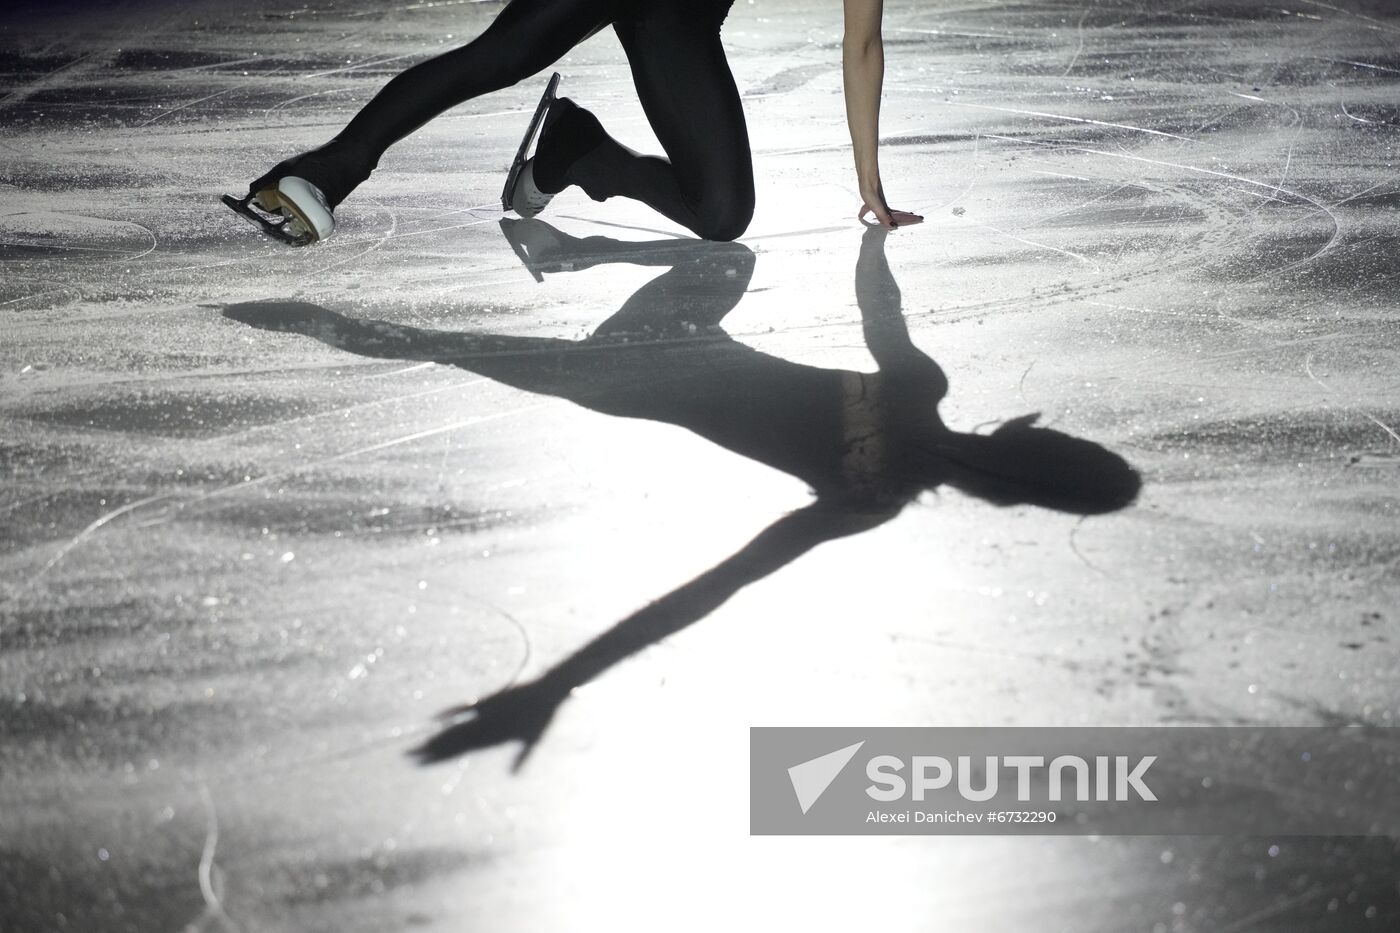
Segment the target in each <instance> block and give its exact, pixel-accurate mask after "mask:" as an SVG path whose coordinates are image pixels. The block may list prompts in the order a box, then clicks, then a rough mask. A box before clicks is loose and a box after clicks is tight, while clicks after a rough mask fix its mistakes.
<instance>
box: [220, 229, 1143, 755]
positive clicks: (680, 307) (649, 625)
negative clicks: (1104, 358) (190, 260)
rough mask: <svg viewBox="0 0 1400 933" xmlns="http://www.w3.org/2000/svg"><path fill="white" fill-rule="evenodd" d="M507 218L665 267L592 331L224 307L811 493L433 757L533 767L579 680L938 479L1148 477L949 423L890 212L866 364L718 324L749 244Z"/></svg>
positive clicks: (504, 701) (1102, 484)
mask: <svg viewBox="0 0 1400 933" xmlns="http://www.w3.org/2000/svg"><path fill="white" fill-rule="evenodd" d="M502 227H503V230H504V231H505V232H506V235H507V238H508V239H510V241H511V244H512V246H513V247H514V248H515V249H516V251H517V253H518V254H519V255H520V256H521V258H522V260H524V261H525V263H526V265H527V266H528V267H529V268H530V269H531V271H532V272H535V273H536V274H539V273H541V272H546V271H556V270H560V269H568V268H582V267H585V266H588V265H592V264H595V263H601V262H633V263H639V264H643V265H662V266H667V267H669V268H668V269H667V271H666V272H665V273H664V274H662V275H661V276H658V277H657V278H656V279H654V280H652V281H651V282H649V283H648V284H647V285H645V286H644V287H642V288H641V289H640V290H639V291H637V292H636V294H634V295H633V296H632V297H631V298H630V299H628V301H627V303H626V304H625V305H624V306H623V307H622V308H621V310H619V311H618V312H617V313H616V314H614V315H613V316H612V317H611V318H609V319H608V320H607V321H606V322H604V323H603V324H602V325H601V326H600V327H599V328H598V329H597V330H596V331H595V332H594V333H593V334H592V335H591V336H589V337H588V338H586V339H584V340H579V341H575V340H559V339H551V338H539V337H512V336H508V335H498V334H481V333H451V332H445V331H428V330H420V329H417V328H413V327H404V326H401V325H394V324H386V323H383V322H365V321H357V320H352V319H350V318H346V317H344V316H342V315H340V314H337V313H335V312H333V311H329V310H327V309H325V308H321V307H318V306H315V305H311V304H307V303H303V302H286V301H279V302H260V303H253V304H241V305H233V306H230V307H228V308H226V309H225V311H224V314H225V315H226V316H228V317H230V318H232V319H234V320H238V321H242V322H244V323H247V324H250V325H252V326H255V327H260V328H264V329H267V330H279V331H292V332H296V333H301V334H306V335H309V336H313V337H316V338H317V339H319V340H321V341H323V342H325V343H327V344H330V345H332V346H335V347H339V348H341V349H344V350H347V351H349V352H352V353H358V354H361V355H363V356H371V357H383V358H390V359H396V360H425V361H426V360H431V361H433V362H437V363H441V364H444V365H452V366H459V367H461V368H463V369H466V370H469V371H471V372H474V373H478V374H481V375H484V376H488V377H490V378H492V379H495V380H499V381H500V382H503V383H506V384H508V385H512V386H516V387H519V388H521V389H525V390H527V391H530V392H535V393H542V394H547V395H553V396H558V397H560V398H565V399H568V400H570V401H573V402H575V403H577V404H579V405H582V406H584V407H586V408H590V409H592V410H594V411H599V412H604V413H606V414H611V415H618V416H622V417H630V418H646V419H651V420H655V421H662V422H666V423H669V424H675V425H679V426H681V427H685V428H688V429H690V430H691V431H694V432H695V433H696V434H699V435H700V436H702V437H704V438H706V439H708V440H711V441H714V442H715V443H717V444H719V445H721V446H723V447H725V448H728V449H729V450H732V451H734V452H735V453H738V454H741V455H743V456H745V457H749V458H752V459H754V460H758V461H760V462H762V463H765V464H767V465H769V466H772V467H774V468H776V469H779V470H782V471H784V472H786V473H789V474H791V475H793V476H795V477H798V478H800V479H802V480H804V481H805V482H806V483H807V484H808V485H809V486H810V487H811V489H812V491H813V493H814V494H815V499H814V501H813V502H812V503H811V504H809V505H807V506H806V507H804V508H802V509H799V510H797V511H795V512H793V513H791V514H789V515H786V516H784V517H783V518H781V519H779V520H778V521H776V522H774V523H773V524H772V525H771V526H769V527H768V528H766V529H764V530H763V531H762V532H760V533H759V534H758V536H757V537H755V538H754V539H753V540H751V541H750V542H749V543H748V544H746V545H744V547H742V548H741V549H740V550H738V551H737V552H735V553H734V554H733V555H731V556H730V557H728V558H726V559H725V560H723V561H721V562H720V563H718V564H716V565H715V566H714V567H712V568H710V569H709V570H707V571H705V572H704V573H702V574H701V575H700V576H698V577H696V578H695V579H693V580H691V581H690V582H689V583H686V584H685V585H683V586H681V587H679V588H678V589H676V590H673V591H672V592H670V593H668V594H666V595H665V596H663V597H661V598H660V599H658V600H656V601H655V602H653V603H651V604H650V605H648V606H645V607H643V608H642V609H639V610H638V611H637V612H635V613H633V614H632V615H631V616H629V617H628V618H626V619H623V620H622V621H621V622H618V623H617V624H616V625H614V626H613V627H612V628H610V629H608V630H607V631H605V632H603V633H602V634H601V635H599V636H597V637H596V638H594V639H593V640H592V641H590V642H588V643H587V644H586V645H584V646H583V647H581V648H579V649H578V650H577V651H575V652H574V653H573V654H571V655H569V656H568V657H567V658H565V659H564V660H562V661H560V662H559V663H557V664H555V665H554V666H553V667H551V668H549V669H548V670H547V671H545V672H544V673H543V674H541V675H540V676H538V677H537V678H535V679H534V680H531V681H528V682H524V683H520V684H516V685H513V686H510V687H508V688H506V689H504V690H501V691H500V692H498V693H495V694H492V695H491V696H488V697H486V698H485V699H483V700H481V701H479V702H476V703H473V704H471V705H469V706H465V707H462V708H459V709H456V710H449V711H448V712H447V713H444V714H443V715H444V717H445V724H444V726H443V728H442V729H441V731H439V732H438V733H437V734H436V735H435V736H433V737H432V738H431V739H429V740H428V741H427V742H426V743H424V745H423V746H421V747H420V748H419V749H417V750H416V752H415V754H416V755H417V756H418V757H419V759H420V760H422V761H424V762H433V761H441V760H443V759H447V758H450V757H453V756H456V755H460V754H463V753H465V752H469V751H472V750H475V749H480V748H486V747H490V746H493V745H497V744H500V743H502V742H507V741H512V740H516V741H519V742H521V743H522V747H521V749H520V752H519V755H518V756H517V758H516V759H515V767H516V768H518V767H519V766H520V765H521V764H522V763H523V761H524V760H525V758H526V757H527V756H528V754H529V753H530V751H531V750H532V749H533V748H534V745H535V743H536V742H538V740H539V738H540V736H541V735H542V734H543V732H544V730H545V729H546V727H547V726H548V724H549V722H550V720H551V718H552V717H553V715H554V712H555V711H556V710H557V709H558V707H559V706H560V704H562V703H563V702H564V700H566V699H567V698H568V696H569V692H570V691H571V690H572V689H573V688H574V687H576V686H579V685H582V684H585V683H587V682H589V681H591V680H592V679H593V678H595V677H597V676H598V675H599V674H601V673H602V672H603V671H605V670H607V669H608V668H610V667H612V666H613V665H614V664H617V663H618V662H619V661H621V660H623V659H625V658H627V657H629V656H631V655H632V654H635V653H636V652H638V651H640V650H641V649H642V648H645V647H646V646H648V645H650V644H653V643H655V642H657V641H660V640H661V639H663V638H665V637H666V636H668V635H670V634H672V633H674V632H676V631H679V630H680V629H682V628H684V627H686V626H688V625H690V624H692V623H693V622H696V621H698V620H699V619H702V618H704V617H705V616H706V615H708V614H709V613H710V612H712V611H714V610H715V609H716V608H717V607H719V606H720V605H722V604H723V603H724V602H725V601H726V600H728V599H729V598H730V597H731V596H733V595H734V594H735V593H736V592H738V591H739V590H740V589H741V588H743V587H744V586H746V585H748V584H749V583H752V582H754V581H756V580H760V579H762V578H763V577H766V576H767V575H769V574H771V573H773V572H775V571H777V570H779V569H780V568H782V567H783V566H784V565H786V564H788V563H790V562H792V561H793V560H796V559H797V558H798V557H800V556H802V555H803V554H804V553H806V552H807V551H809V550H811V549H812V548H814V547H816V546H817V545H819V544H821V543H822V542H824V541H830V540H833V539H836V538H841V537H845V536H848V535H854V534H859V533H860V532H863V531H867V530H869V529H871V528H875V527H877V526H879V525H881V524H883V523H885V522H887V521H889V520H890V519H891V518H893V517H894V516H896V515H898V514H899V512H900V511H901V510H902V509H903V508H904V507H905V506H906V505H908V504H909V503H910V502H912V501H914V499H915V498H916V497H917V496H918V495H919V494H920V493H921V492H924V491H926V490H930V489H933V488H935V487H937V486H940V485H948V486H952V487H954V488H957V489H960V490H962V491H963V492H965V493H968V494H970V495H973V496H977V497H979V498H982V499H985V500H987V501H988V502H992V503H995V504H997V505H1012V504H1034V505H1039V506H1043V507H1046V508H1052V509H1058V510H1062V511H1066V512H1072V513H1077V514H1083V515H1091V514H1099V513H1103V512H1109V511H1112V510H1115V509H1119V508H1122V507H1123V506H1126V505H1128V504H1129V503H1131V502H1132V501H1133V499H1134V498H1135V497H1136V496H1137V492H1138V489H1139V486H1140V480H1139V478H1138V475H1137V473H1136V472H1134V471H1133V469H1132V468H1131V467H1130V466H1128V464H1127V463H1126V462H1125V461H1124V460H1123V459H1122V458H1120V457H1119V456H1117V455H1116V454H1113V453H1110V452H1109V451H1107V450H1105V449H1104V448H1103V447H1100V446H1099V445H1097V444H1094V443H1091V442H1089V441H1085V440H1082V439H1079V438H1074V437H1071V436H1069V435H1067V434H1063V433H1061V432H1059V431H1054V430H1050V429H1048V428H1040V427H1036V426H1035V425H1034V422H1035V420H1036V418H1037V416H1036V415H1029V416H1025V417H1021V418H1017V419H1015V420H1013V421H1009V422H1006V423H1004V424H1002V425H1001V426H1000V427H998V428H997V429H996V430H995V431H993V432H991V433H990V434H985V435H982V434H970V433H962V432H958V431H952V430H949V429H948V428H947V427H946V426H945V425H944V424H943V421H942V419H941V418H940V417H939V415H938V403H939V401H940V400H941V399H942V398H943V396H944V395H945V394H946V393H947V390H948V383H947V379H946V378H945V377H944V374H943V371H942V370H941V369H940V368H939V367H938V364H937V363H935V362H934V361H933V360H932V359H930V358H929V357H928V356H927V355H925V354H924V353H923V352H922V351H921V350H919V349H918V348H917V347H916V346H914V344H913V343H912V342H911V341H910V339H909V332H908V330H907V328H906V326H905V322H904V316H903V314H902V312H901V309H900V308H901V297H900V292H899V287H898V286H897V285H896V283H895V280H894V277H893V276H892V275H891V274H890V269H889V265H888V263H887V262H886V260H885V254H884V243H885V237H886V236H887V233H888V232H887V231H886V230H885V229H883V228H880V227H871V228H869V229H868V230H867V231H866V233H865V234H864V239H863V241H862V243H861V249H860V256H859V259H858V261H857V263H856V297H857V302H858V304H859V306H860V311H861V319H862V323H863V329H864V335H865V342H866V346H867V347H868V348H869V350H870V353H871V355H872V356H873V357H874V358H875V361H876V363H877V364H878V371H877V372H875V373H859V372H853V371H847V370H835V369H823V368H820V367H816V366H806V365H802V364H798V363H794V362H791V361H789V360H784V359H780V358H778V357H774V356H770V355H768V354H765V353H761V352H759V351H757V350H754V349H753V348H751V347H748V346H746V345H744V344H742V343H739V342H738V341H735V340H733V339H732V338H730V337H729V336H728V335H727V334H726V333H725V332H724V331H723V329H722V328H721V327H720V321H721V320H722V319H723V318H724V316H725V315H726V314H727V313H728V312H729V311H730V310H732V309H733V308H734V307H735V306H736V305H737V304H738V303H739V300H740V299H741V298H742V297H743V294H744V292H745V290H746V289H747V287H748V283H749V281H750V279H751V277H752V275H753V265H754V255H753V253H752V252H751V251H750V250H749V249H748V248H747V247H745V246H743V245H742V244H738V243H711V242H704V241H691V240H664V241H657V242H649V243H620V242H617V241H615V240H610V239H607V238H604V237H590V238H589V239H587V240H579V239H575V238H573V237H567V236H565V235H563V234H561V233H559V232H558V231H556V230H554V229H553V228H552V227H549V226H548V225H547V224H545V223H543V222H542V221H538V220H532V221H503V222H502Z"/></svg>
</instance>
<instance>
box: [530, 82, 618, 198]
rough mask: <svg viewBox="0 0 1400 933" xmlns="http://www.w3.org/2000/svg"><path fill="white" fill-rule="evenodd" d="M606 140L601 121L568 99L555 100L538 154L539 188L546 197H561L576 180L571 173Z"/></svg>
mask: <svg viewBox="0 0 1400 933" xmlns="http://www.w3.org/2000/svg"><path fill="white" fill-rule="evenodd" d="M605 138H606V134H605V133H604V132H603V126H602V124H601V123H599V122H598V118H597V117H595V116H593V114H591V113H589V112H588V111H587V110H584V109H583V108H582V107H580V106H578V105H577V104H575V103H574V102H573V101H571V100H569V99H568V98H567V97H560V98H558V99H557V100H555V101H554V102H553V103H552V104H551V105H550V108H549V114H548V115H547V116H546V117H545V121H544V129H543V130H542V131H541V133H540V142H539V147H538V149H537V151H536V153H535V165H534V175H535V185H536V186H537V187H538V188H539V189H540V191H542V192H544V193H545V194H558V193H559V192H560V191H563V190H564V189H565V188H567V187H568V186H569V185H570V184H573V180H572V179H571V178H570V177H569V170H570V169H571V168H572V167H573V165H574V163H576V162H577V161H578V160H579V159H581V158H582V157H583V156H585V155H587V154H588V153H589V152H591V151H592V150H593V149H595V148H596V147H597V146H598V144H599V143H601V142H602V141H603V139H605Z"/></svg>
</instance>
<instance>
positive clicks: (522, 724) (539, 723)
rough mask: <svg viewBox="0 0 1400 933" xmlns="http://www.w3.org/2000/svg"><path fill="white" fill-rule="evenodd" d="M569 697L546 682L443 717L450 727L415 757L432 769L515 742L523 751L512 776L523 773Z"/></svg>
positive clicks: (516, 688)
mask: <svg viewBox="0 0 1400 933" xmlns="http://www.w3.org/2000/svg"><path fill="white" fill-rule="evenodd" d="M568 696H569V694H568V691H567V690H566V689H560V688H556V687H555V685H553V684H550V683H546V682H545V681H542V680H535V681H527V682H526V683H523V684H517V685H515V686H513V687H507V688H506V689H504V690H501V691H500V692H498V693H493V694H492V695H491V696H489V697H487V698H486V699H484V700H479V701H478V702H476V703H470V704H467V705H466V706H459V707H457V708H455V709H450V710H447V711H446V712H444V713H442V714H441V716H439V717H438V718H439V719H440V720H443V721H445V722H446V723H447V725H445V726H444V727H443V728H442V730H441V731H439V732H438V733H437V735H435V736H433V737H432V738H430V739H428V741H426V742H424V743H423V744H422V745H421V746H419V747H418V748H416V749H414V750H413V755H414V756H415V757H417V758H418V760H419V761H420V762H422V763H424V764H431V763H433V762H437V761H445V760H447V759H448V758H454V757H456V756H457V755H465V754H466V753H467V752H473V751H477V750H478V749H483V748H491V747H492V746H495V745H501V744H503V743H505V742H511V741H517V742H519V743H520V749H519V751H518V752H517V753H516V756H515V761H514V762H513V763H512V765H511V770H512V771H519V770H520V768H521V766H522V765H523V764H524V763H525V759H526V758H528V757H529V756H530V753H531V752H533V751H534V750H535V745H536V743H538V742H539V740H540V737H541V736H543V735H544V731H545V729H546V728H548V727H549V723H550V720H552V719H553V718H554V713H555V711H556V710H557V709H558V708H559V706H560V704H561V703H563V702H564V700H566V699H567V698H568Z"/></svg>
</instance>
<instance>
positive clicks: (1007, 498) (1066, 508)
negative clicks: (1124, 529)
mask: <svg viewBox="0 0 1400 933" xmlns="http://www.w3.org/2000/svg"><path fill="white" fill-rule="evenodd" d="M1038 417H1039V415H1026V416H1023V417H1021V418H1017V419H1015V420H1013V421H1008V422H1006V423H1005V424H1003V425H1001V427H999V428H997V429H996V430H995V431H993V432H992V433H991V434H958V435H956V438H957V439H956V440H955V441H953V442H951V443H950V444H949V445H948V448H947V449H942V450H940V451H939V455H940V457H941V458H942V459H943V460H944V461H945V462H946V463H947V464H948V466H949V473H948V475H947V483H948V485H950V486H953V487H955V488H957V489H960V490H962V491H963V492H965V493H967V494H968V495H972V496H976V497H977V498H979V499H984V500H986V501H987V502H990V503H992V504H993V505H1001V506H1010V505H1036V506H1040V507H1042V508H1047V509H1055V510H1056V511H1060V512H1071V513H1074V514H1076V515H1102V514H1104V513H1106V512H1113V511H1116V510H1118V509H1121V508H1125V507H1126V506H1129V505H1131V504H1132V503H1133V501H1134V500H1135V499H1136V498H1137V496H1138V492H1139V491H1140V490H1141V489H1142V477H1141V476H1139V475H1138V472H1137V471H1136V470H1134V469H1133V468H1132V467H1131V466H1129V465H1128V462H1127V461H1126V460H1124V459H1123V458H1122V457H1120V456H1118V455H1117V454H1115V453H1113V452H1112V451H1110V450H1107V449H1105V448H1104V447H1101V446H1100V445H1098V444H1095V443H1094V442H1092V441H1086V440H1084V439H1083V438H1079V437H1072V436H1070V435H1068V434H1065V433H1063V432H1060V431H1056V430H1054V429H1052V428H1041V427H1036V426H1035V421H1036V419H1037V418H1038Z"/></svg>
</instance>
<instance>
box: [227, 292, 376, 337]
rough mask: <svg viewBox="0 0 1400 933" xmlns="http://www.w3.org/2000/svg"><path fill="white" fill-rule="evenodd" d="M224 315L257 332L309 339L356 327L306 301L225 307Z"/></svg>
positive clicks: (341, 317)
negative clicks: (305, 336)
mask: <svg viewBox="0 0 1400 933" xmlns="http://www.w3.org/2000/svg"><path fill="white" fill-rule="evenodd" d="M223 312H224V317H226V318H228V319H230V320H233V321H238V322H240V323H242V324H247V325H248V326H250V327H256V328H258V329H259V330H271V331H282V332H285V333H291V334H306V335H307V336H309V337H317V336H324V335H325V334H326V333H328V332H329V333H335V332H339V331H341V330H345V329H347V328H348V327H353V326H354V325H356V324H357V322H356V321H354V320H352V319H351V318H347V317H345V316H344V315H342V314H337V313H335V312H334V311H331V310H330V309H328V308H322V307H321V306H320V305H314V304H311V303H310V302H309V301H280V300H278V301H249V302H244V303H242V304H234V305H227V306H225V307H224V308H223Z"/></svg>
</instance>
